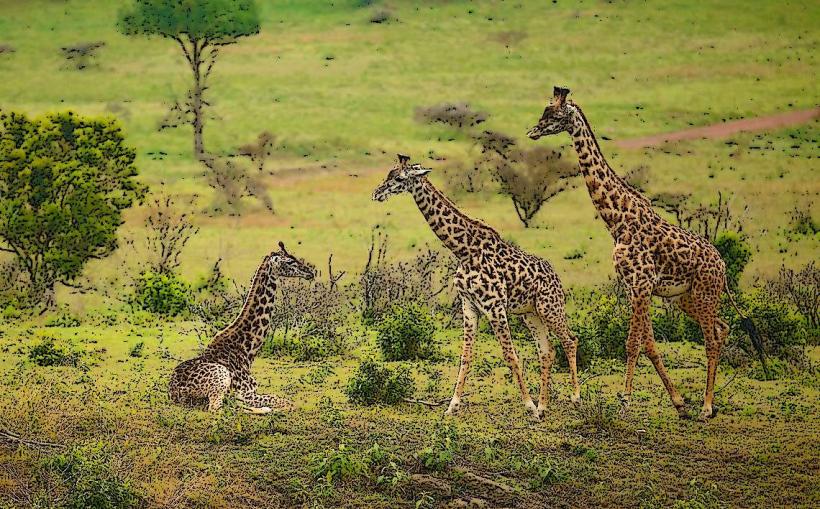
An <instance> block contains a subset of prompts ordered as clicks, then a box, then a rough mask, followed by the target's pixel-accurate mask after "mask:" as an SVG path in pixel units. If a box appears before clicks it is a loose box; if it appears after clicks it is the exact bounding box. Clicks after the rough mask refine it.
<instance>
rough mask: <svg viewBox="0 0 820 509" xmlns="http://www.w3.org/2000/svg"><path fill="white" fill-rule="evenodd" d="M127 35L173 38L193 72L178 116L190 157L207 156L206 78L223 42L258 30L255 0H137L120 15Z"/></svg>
mask: <svg viewBox="0 0 820 509" xmlns="http://www.w3.org/2000/svg"><path fill="white" fill-rule="evenodd" d="M119 28H120V30H121V31H122V32H123V33H124V34H126V35H146V36H149V37H150V36H157V35H158V36H161V37H165V38H167V39H171V40H173V41H175V42H176V43H177V44H178V45H179V47H180V49H181V51H182V54H183V55H184V56H185V60H186V61H187V62H188V66H189V68H190V70H191V74H192V75H193V85H192V86H191V88H190V90H189V92H188V100H187V102H186V104H185V108H184V109H182V108H180V113H181V114H182V119H183V120H184V121H185V122H186V123H190V124H191V126H192V127H193V132H194V157H196V158H197V159H199V160H202V159H204V158H205V146H204V143H203V140H202V130H203V124H204V117H203V108H204V107H205V106H208V103H207V102H206V101H205V100H204V99H203V96H204V94H205V92H206V91H207V90H208V78H209V77H210V75H211V71H212V70H213V67H214V64H215V63H216V60H217V57H218V56H219V50H220V48H221V47H223V46H227V45H229V44H234V43H235V42H237V40H238V39H239V38H240V37H246V36H250V35H253V34H256V33H259V14H258V12H257V8H256V3H255V2H254V1H253V0H135V2H134V4H133V5H132V6H131V8H130V9H126V10H125V11H124V12H123V13H122V15H121V16H120V21H119Z"/></svg>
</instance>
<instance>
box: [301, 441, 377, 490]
mask: <svg viewBox="0 0 820 509" xmlns="http://www.w3.org/2000/svg"><path fill="white" fill-rule="evenodd" d="M311 470H312V471H313V477H314V478H316V479H323V480H325V481H326V482H327V483H328V484H334V483H336V482H338V481H343V480H345V479H349V478H351V477H358V476H360V475H363V474H364V473H365V472H366V470H367V466H366V465H365V463H364V461H362V460H361V459H360V458H358V457H357V456H356V455H354V454H353V452H352V451H351V450H350V449H348V448H347V447H346V446H345V444H339V448H338V449H335V450H331V451H329V452H325V453H324V454H323V455H317V456H314V457H313V466H312V469H311Z"/></svg>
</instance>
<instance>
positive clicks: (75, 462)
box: [43, 449, 142, 509]
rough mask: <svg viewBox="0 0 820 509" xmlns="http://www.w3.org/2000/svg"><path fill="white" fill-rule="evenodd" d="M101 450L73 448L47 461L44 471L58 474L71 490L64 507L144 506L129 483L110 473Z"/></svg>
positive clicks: (106, 508)
mask: <svg viewBox="0 0 820 509" xmlns="http://www.w3.org/2000/svg"><path fill="white" fill-rule="evenodd" d="M100 456H101V453H100V451H99V449H97V450H91V451H88V450H86V449H72V450H71V451H69V452H67V453H65V454H59V455H56V456H52V457H51V458H49V459H47V460H46V461H45V462H44V464H43V468H44V470H45V471H47V472H52V473H56V474H57V475H58V476H59V477H60V478H61V480H62V481H63V483H65V485H66V487H67V497H66V498H65V499H63V504H62V505H61V506H60V507H65V508H68V509H128V508H132V507H139V506H141V505H142V500H141V497H140V495H139V494H138V493H137V492H136V490H135V489H134V488H133V487H132V486H131V484H130V483H129V482H128V481H127V480H123V479H121V478H120V477H119V476H118V475H116V474H115V473H114V472H112V471H111V470H110V468H109V467H108V465H107V464H106V463H105V461H103V459H102V458H101V457H100Z"/></svg>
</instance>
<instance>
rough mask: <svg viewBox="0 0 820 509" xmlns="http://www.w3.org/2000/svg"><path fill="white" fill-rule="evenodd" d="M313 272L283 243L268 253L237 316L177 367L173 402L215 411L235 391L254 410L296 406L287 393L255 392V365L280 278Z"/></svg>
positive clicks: (171, 389) (307, 276)
mask: <svg viewBox="0 0 820 509" xmlns="http://www.w3.org/2000/svg"><path fill="white" fill-rule="evenodd" d="M313 274H314V272H313V269H312V268H311V267H309V266H308V265H306V264H305V263H304V262H302V261H301V260H298V259H296V258H294V257H292V256H290V255H289V254H288V253H287V252H286V251H285V250H284V246H283V245H282V244H281V243H280V251H279V252H274V253H271V254H269V255H268V256H266V257H265V259H264V260H263V261H262V263H261V265H259V268H258V269H257V270H256V273H255V274H254V276H253V279H252V280H251V287H250V289H249V290H248V296H247V297H246V299H245V303H244V305H243V306H242V310H241V311H240V313H239V316H237V317H236V319H234V321H233V322H232V323H231V324H230V325H228V326H227V327H226V328H225V329H224V330H222V331H221V332H219V333H218V334H217V335H216V337H214V340H213V341H212V342H211V344H210V345H208V347H207V348H205V351H204V352H203V353H202V355H200V356H199V357H195V358H193V359H189V360H186V361H184V362H182V363H181V364H179V365H178V366H177V367H176V368H175V369H174V372H173V374H172V375H171V381H170V384H169V387H168V393H169V396H170V398H171V401H173V402H174V403H177V404H181V405H185V406H204V407H206V408H207V409H208V410H209V411H215V410H218V409H219V408H221V407H222V403H223V400H224V398H225V395H226V394H227V393H228V392H229V391H233V392H234V393H235V394H236V398H237V400H239V401H240V402H241V403H242V404H243V405H244V406H245V407H246V409H247V410H248V411H250V412H252V413H267V412H270V411H272V410H291V409H293V404H292V403H291V402H290V401H288V400H286V399H284V398H281V397H279V396H275V395H263V394H257V393H256V390H257V383H256V380H254V378H253V376H252V375H251V364H253V361H254V359H255V358H256V355H257V354H258V353H259V349H260V348H261V347H262V342H263V341H264V339H265V336H266V335H267V333H268V331H269V330H270V320H271V312H272V311H273V303H274V294H275V292H276V286H277V285H276V280H277V278H278V277H301V278H305V279H311V278H313Z"/></svg>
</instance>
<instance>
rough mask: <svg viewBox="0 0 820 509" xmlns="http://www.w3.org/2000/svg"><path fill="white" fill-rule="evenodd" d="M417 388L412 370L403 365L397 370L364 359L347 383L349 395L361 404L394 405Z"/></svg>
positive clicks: (353, 400) (351, 399)
mask: <svg viewBox="0 0 820 509" xmlns="http://www.w3.org/2000/svg"><path fill="white" fill-rule="evenodd" d="M415 390H416V386H415V382H414V381H413V377H412V376H411V374H410V370H409V369H408V368H407V367H405V366H401V367H399V368H398V369H396V370H395V371H394V370H392V369H390V368H388V367H387V366H384V365H383V364H381V363H380V362H378V361H376V360H373V359H368V360H365V361H363V362H362V363H361V364H360V365H359V367H358V368H357V369H356V373H354V374H353V378H351V379H350V382H349V383H348V385H347V390H346V393H347V397H348V398H349V399H350V401H351V402H352V403H358V404H360V405H377V404H386V405H394V404H396V403H399V402H400V401H402V400H403V399H404V398H407V397H409V396H410V395H411V394H413V392H414V391H415Z"/></svg>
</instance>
